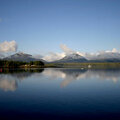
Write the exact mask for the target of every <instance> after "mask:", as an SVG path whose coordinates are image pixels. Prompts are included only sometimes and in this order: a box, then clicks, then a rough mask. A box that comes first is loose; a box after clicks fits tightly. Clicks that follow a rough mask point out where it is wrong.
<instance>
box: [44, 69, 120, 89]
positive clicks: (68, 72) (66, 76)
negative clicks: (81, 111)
mask: <svg viewBox="0 0 120 120" xmlns="http://www.w3.org/2000/svg"><path fill="white" fill-rule="evenodd" d="M43 74H44V75H45V76H48V77H51V78H52V79H56V78H61V79H62V80H63V81H62V82H61V87H65V86H67V85H68V84H69V83H71V82H73V81H75V80H81V79H92V78H96V79H100V80H112V81H113V82H117V81H118V80H120V70H80V69H46V70H45V71H44V72H43Z"/></svg>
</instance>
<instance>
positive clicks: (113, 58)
mask: <svg viewBox="0 0 120 120" xmlns="http://www.w3.org/2000/svg"><path fill="white" fill-rule="evenodd" d="M91 60H93V61H105V62H120V53H117V52H105V53H100V54H98V55H96V56H94V57H93V58H92V59H91Z"/></svg>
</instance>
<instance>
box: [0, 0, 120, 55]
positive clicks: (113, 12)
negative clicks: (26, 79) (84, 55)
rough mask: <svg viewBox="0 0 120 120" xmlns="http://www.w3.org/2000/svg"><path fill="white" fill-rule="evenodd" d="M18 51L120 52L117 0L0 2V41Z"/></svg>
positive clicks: (119, 15) (119, 14)
mask: <svg viewBox="0 0 120 120" xmlns="http://www.w3.org/2000/svg"><path fill="white" fill-rule="evenodd" d="M5 40H6V41H11V40H15V41H16V42H17V44H18V51H23V52H27V53H31V54H35V53H36V54H42V55H43V54H47V53H48V52H61V49H60V47H59V46H60V44H65V45H67V46H68V47H70V48H72V49H73V50H76V51H81V52H94V51H98V50H110V49H112V48H116V49H118V50H120V0H0V42H4V41H5Z"/></svg>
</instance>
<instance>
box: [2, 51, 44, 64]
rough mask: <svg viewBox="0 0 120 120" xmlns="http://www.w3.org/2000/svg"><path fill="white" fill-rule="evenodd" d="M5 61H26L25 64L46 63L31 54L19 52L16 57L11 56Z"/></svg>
mask: <svg viewBox="0 0 120 120" xmlns="http://www.w3.org/2000/svg"><path fill="white" fill-rule="evenodd" d="M4 60H12V61H25V62H30V61H39V60H40V61H44V60H42V59H36V58H34V57H33V56H32V55H30V54H26V53H23V52H18V53H16V54H14V55H11V56H9V57H6V58H4Z"/></svg>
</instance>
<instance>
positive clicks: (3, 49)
mask: <svg viewBox="0 0 120 120" xmlns="http://www.w3.org/2000/svg"><path fill="white" fill-rule="evenodd" d="M16 51H17V43H16V41H15V40H12V41H5V42H2V43H0V57H1V58H3V57H5V54H6V53H11V52H16Z"/></svg>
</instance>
